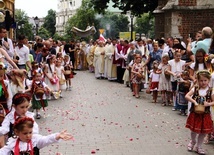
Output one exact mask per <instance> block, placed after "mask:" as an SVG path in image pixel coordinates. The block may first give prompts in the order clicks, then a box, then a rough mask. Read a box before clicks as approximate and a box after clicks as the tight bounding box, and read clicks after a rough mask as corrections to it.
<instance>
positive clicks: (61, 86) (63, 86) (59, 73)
mask: <svg viewBox="0 0 214 155" xmlns="http://www.w3.org/2000/svg"><path fill="white" fill-rule="evenodd" d="M62 70H64V67H63V66H60V67H56V75H57V76H58V78H59V79H60V78H62V79H63V80H65V75H64V74H63V73H62ZM59 88H60V90H65V89H66V82H65V83H64V84H60V85H59Z"/></svg>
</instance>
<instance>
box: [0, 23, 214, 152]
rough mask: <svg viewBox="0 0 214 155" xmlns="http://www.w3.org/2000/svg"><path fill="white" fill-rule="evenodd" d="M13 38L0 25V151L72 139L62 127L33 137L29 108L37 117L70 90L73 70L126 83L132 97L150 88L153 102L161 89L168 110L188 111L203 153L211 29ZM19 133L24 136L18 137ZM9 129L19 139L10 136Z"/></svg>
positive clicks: (211, 131) (213, 65)
mask: <svg viewBox="0 0 214 155" xmlns="http://www.w3.org/2000/svg"><path fill="white" fill-rule="evenodd" d="M17 39H18V40H17V42H13V41H11V40H10V38H7V36H6V30H5V29H4V28H0V45H1V48H0V62H1V64H0V117H1V118H2V120H1V127H0V136H1V145H0V146H1V147H2V149H0V154H1V153H4V154H9V152H11V151H12V152H14V154H19V153H18V152H22V153H23V154H24V153H26V152H29V153H30V154H31V153H32V150H34V152H37V153H38V152H39V149H40V148H43V147H44V146H46V145H47V144H51V143H54V142H56V141H58V140H59V139H64V140H68V139H71V138H72V136H71V135H70V134H69V133H67V132H66V131H62V132H61V133H57V134H53V135H50V136H47V137H44V138H41V135H39V136H38V133H39V130H38V125H37V123H36V122H35V120H34V112H30V111H29V108H30V107H31V109H32V110H34V111H35V118H36V119H40V118H41V117H42V116H41V113H40V110H41V109H43V110H44V109H45V107H47V106H48V101H49V100H52V99H60V98H62V97H63V92H64V91H71V90H72V78H75V74H76V73H75V71H76V70H80V71H81V70H88V71H89V72H90V73H94V76H95V78H96V79H97V80H101V79H106V80H109V81H114V82H118V83H121V84H124V85H126V86H127V87H129V88H130V93H132V95H133V96H134V97H135V98H137V99H140V93H139V92H140V91H142V89H143V88H145V89H146V93H148V94H151V93H152V102H154V103H158V102H159V101H158V100H157V99H158V94H160V95H161V105H162V106H172V110H173V111H179V112H180V114H181V115H184V116H186V115H187V116H188V117H187V122H186V127H187V128H189V129H190V130H191V134H190V138H191V141H190V142H189V144H188V146H187V147H188V148H187V149H188V150H189V151H192V150H196V151H197V152H198V154H205V153H206V152H205V151H204V150H203V148H202V144H203V143H204V142H205V143H209V141H211V140H213V139H214V128H213V119H214V115H213V114H214V113H213V112H214V111H213V110H214V109H213V106H214V95H213V87H214V82H213V81H214V73H213V69H214V55H213V54H214V35H213V32H212V29H211V28H210V27H204V28H203V29H202V30H201V31H198V32H196V35H195V38H188V40H187V41H184V40H183V41H182V40H181V38H173V37H169V38H160V39H157V40H152V39H146V40H143V39H138V40H136V41H128V40H124V39H122V38H119V39H114V38H113V39H110V38H108V39H107V40H105V38H103V37H100V38H99V39H97V40H96V41H94V40H90V42H88V43H86V42H85V41H74V40H71V41H70V42H65V41H60V40H53V39H52V38H49V39H47V40H43V39H42V38H40V37H39V36H36V38H35V42H29V41H28V40H27V38H26V37H25V36H24V35H20V36H19V37H18V38H17ZM185 42H186V43H185ZM12 126H13V127H12ZM24 131H25V132H26V133H28V134H29V135H30V136H29V135H28V137H27V134H26V135H25V136H24V135H23V133H24ZM5 135H7V136H5ZM14 135H16V136H17V137H18V138H17V137H16V138H10V137H14ZM5 139H6V140H7V141H8V143H7V145H5V141H4V140H5ZM28 146H30V148H29V147H28ZM34 154H36V153H34Z"/></svg>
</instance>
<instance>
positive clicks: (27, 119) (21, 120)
mask: <svg viewBox="0 0 214 155" xmlns="http://www.w3.org/2000/svg"><path fill="white" fill-rule="evenodd" d="M27 121H30V122H32V124H33V123H34V120H33V119H32V118H30V117H19V118H18V119H16V121H15V122H14V125H13V128H16V126H17V125H19V124H21V123H24V122H27Z"/></svg>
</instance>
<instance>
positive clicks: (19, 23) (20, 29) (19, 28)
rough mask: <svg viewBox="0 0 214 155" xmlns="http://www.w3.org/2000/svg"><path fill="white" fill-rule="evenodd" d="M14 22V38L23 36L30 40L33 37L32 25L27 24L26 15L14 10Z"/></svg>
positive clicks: (19, 10)
mask: <svg viewBox="0 0 214 155" xmlns="http://www.w3.org/2000/svg"><path fill="white" fill-rule="evenodd" d="M15 22H16V38H17V37H18V36H19V35H21V34H22V35H25V36H26V37H27V38H28V39H29V40H32V39H33V37H34V35H33V32H32V27H33V26H32V24H30V23H29V22H28V16H27V14H26V13H25V12H24V11H22V10H21V9H16V10H15Z"/></svg>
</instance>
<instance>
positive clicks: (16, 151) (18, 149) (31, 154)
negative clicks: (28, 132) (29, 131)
mask: <svg viewBox="0 0 214 155" xmlns="http://www.w3.org/2000/svg"><path fill="white" fill-rule="evenodd" d="M19 141H20V139H19V138H18V139H17V140H16V144H15V148H14V155H19V154H20V148H19ZM29 145H30V155H34V153H33V144H32V141H31V140H30V141H29V142H28V143H27V151H28V149H29V148H28V146H29Z"/></svg>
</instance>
